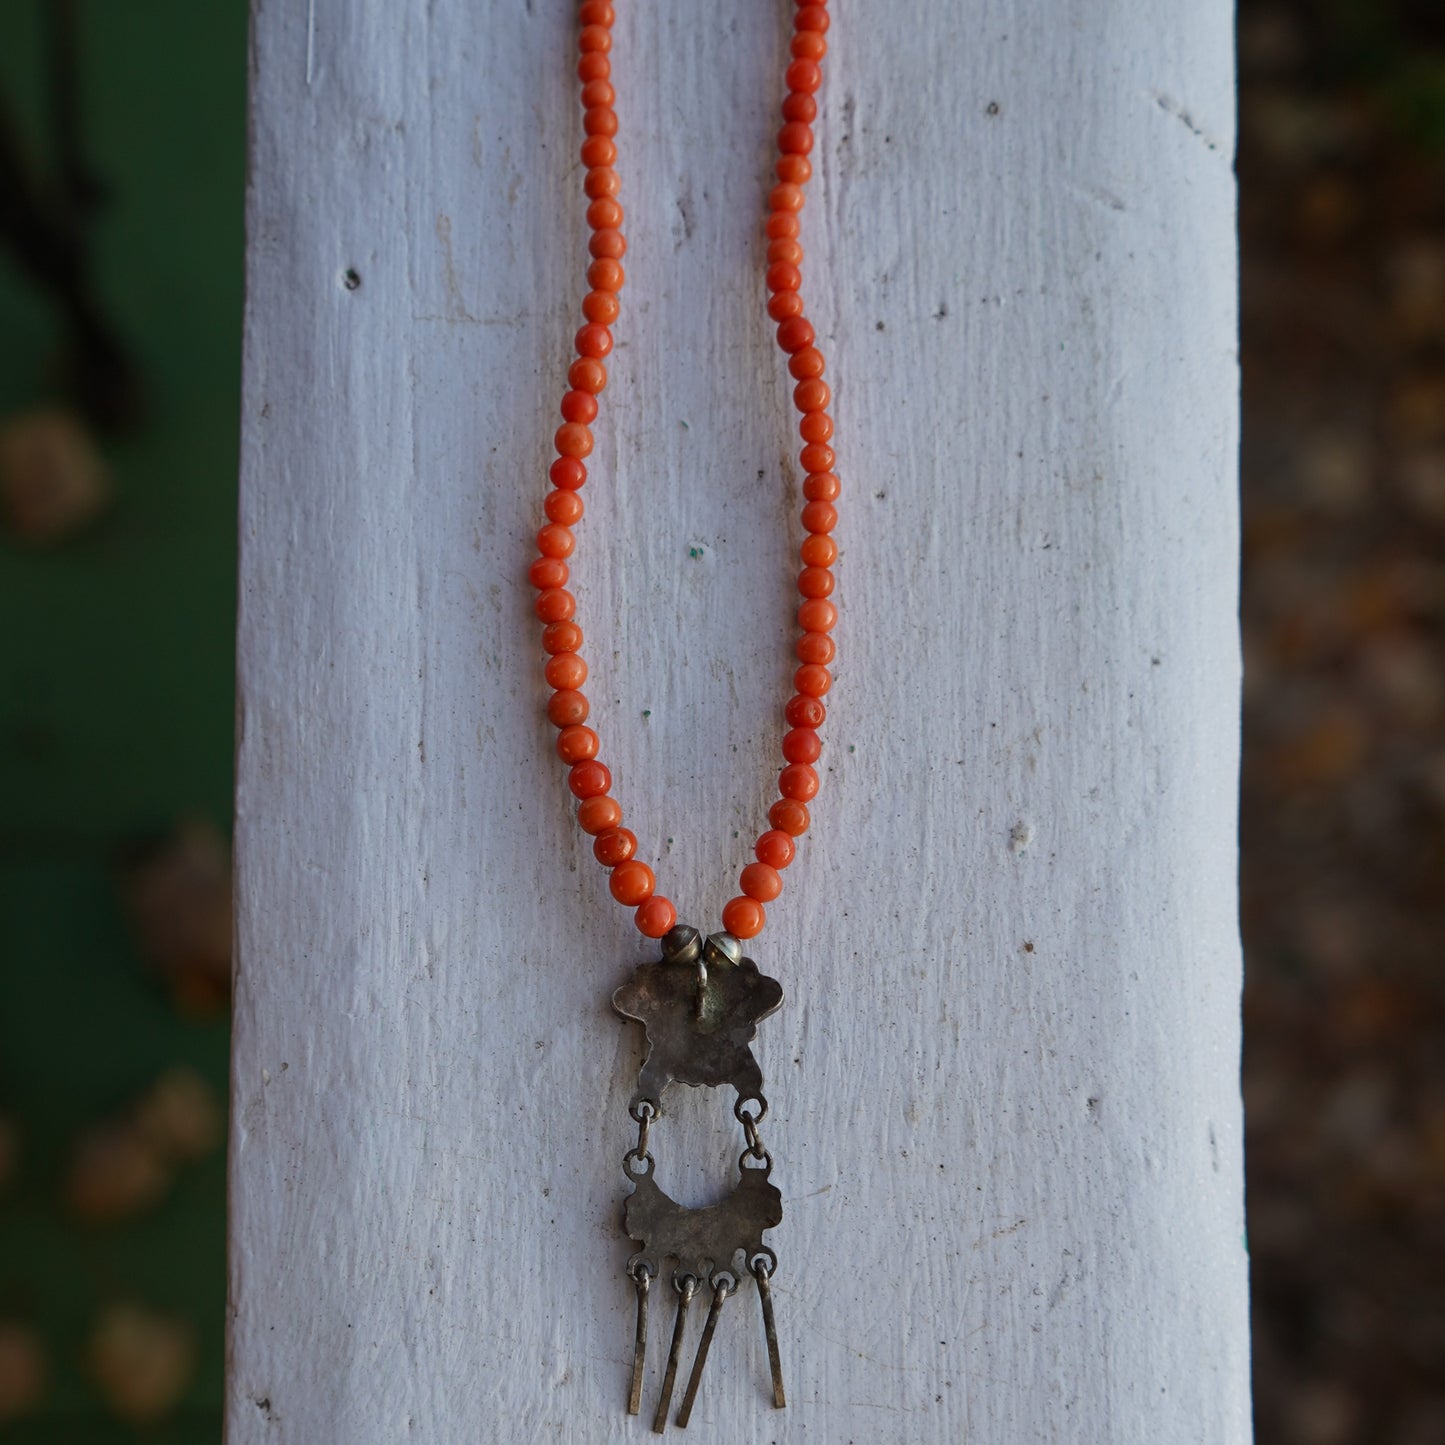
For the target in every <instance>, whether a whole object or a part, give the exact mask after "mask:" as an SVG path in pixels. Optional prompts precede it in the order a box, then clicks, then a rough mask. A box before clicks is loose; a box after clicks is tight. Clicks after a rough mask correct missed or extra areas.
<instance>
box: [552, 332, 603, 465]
mask: <svg viewBox="0 0 1445 1445" xmlns="http://www.w3.org/2000/svg"><path fill="white" fill-rule="evenodd" d="M567 380H568V382H569V383H570V384H571V385H573V386H575V387H576V388H577V390H578V391H590V392H591V393H592V394H593V395H594V396H596V394H597V393H598V392H599V391H601V390H602V389H603V387H605V386H606V385H607V368H606V367H605V366H603V364H602V363H601V362H600V361H598V360H597V358H596V357H595V356H579V357H578V358H577V360H576V361H574V362H573V363H572V365H571V366H569V367H568V368H567ZM553 465H554V466H555V465H556V463H553ZM577 465H578V466H582V464H581V463H580V462H578V464H577ZM582 476H583V478H584V479H585V478H586V476H587V469H586V467H583V468H582ZM552 480H553V481H554V482H557V479H556V477H553V478H552ZM557 485H558V486H559V487H560V486H561V485H562V483H561V482H557ZM577 485H578V486H579V487H580V486H581V485H582V483H581V482H578V483H577Z"/></svg>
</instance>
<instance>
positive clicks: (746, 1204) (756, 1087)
mask: <svg viewBox="0 0 1445 1445" xmlns="http://www.w3.org/2000/svg"><path fill="white" fill-rule="evenodd" d="M782 1002H783V990H782V986H781V985H780V984H779V983H778V981H777V980H776V979H772V978H767V977H765V976H764V975H763V974H761V973H760V972H759V971H758V966H757V964H755V963H754V962H753V961H752V959H750V958H744V957H743V950H742V944H741V943H739V942H738V940H737V939H736V938H734V937H733V935H732V934H730V933H714V934H711V935H710V936H709V937H708V938H707V939H706V940H704V939H703V937H702V935H701V934H700V933H699V932H698V930H697V929H695V928H690V927H688V926H687V925H685V924H680V925H679V926H678V927H676V928H674V929H673V930H672V931H671V932H670V933H669V934H668V935H667V936H666V937H665V938H664V939H663V940H662V957H661V960H660V961H659V962H657V963H644V964H642V965H641V966H640V967H638V969H637V970H636V971H635V972H634V973H633V975H632V977H631V978H630V979H629V980H628V981H627V983H625V984H623V986H622V987H621V988H619V989H618V990H617V991H616V993H614V994H613V995H612V1006H613V1007H614V1008H615V1009H616V1010H617V1012H618V1013H619V1014H621V1015H622V1017H623V1018H626V1019H634V1020H636V1021H637V1022H638V1023H640V1024H642V1025H643V1027H644V1028H645V1029H646V1031H647V1046H648V1047H647V1057H646V1058H645V1059H644V1060H643V1064H642V1068H641V1071H640V1072H639V1074H638V1078H637V1087H636V1089H635V1090H634V1091H633V1095H632V1099H631V1102H630V1104H629V1107H628V1112H629V1113H630V1114H631V1115H632V1117H633V1119H634V1120H635V1121H636V1123H637V1143H636V1145H635V1146H634V1147H633V1148H632V1149H629V1150H628V1151H627V1153H626V1155H625V1156H624V1157H623V1161H622V1167H623V1172H624V1173H625V1174H626V1175H627V1177H628V1179H629V1180H630V1181H631V1182H632V1186H633V1188H632V1193H631V1194H630V1195H628V1197H627V1200H626V1202H625V1204H624V1206H623V1227H624V1229H625V1230H626V1232H627V1236H628V1238H629V1239H631V1240H632V1241H633V1243H634V1244H636V1245H637V1251H636V1253H634V1254H633V1256H632V1258H631V1259H629V1260H628V1262H627V1272H628V1274H629V1276H630V1277H631V1279H632V1282H633V1285H634V1287H635V1289H636V1291H637V1332H636V1337H635V1341H634V1345H633V1357H632V1378H631V1387H630V1390H629V1394H628V1405H627V1408H628V1412H629V1413H630V1414H633V1415H636V1414H637V1413H638V1412H639V1411H640V1409H641V1407H642V1380H643V1370H644V1366H645V1360H646V1352H647V1312H648V1301H649V1297H650V1294H651V1284H652V1281H653V1280H654V1279H657V1278H660V1277H661V1275H662V1274H663V1272H664V1270H669V1271H670V1276H669V1277H670V1279H671V1283H672V1286H673V1289H674V1290H675V1291H676V1292H677V1314H676V1316H675V1318H674V1321H673V1329H672V1343H671V1347H670V1349H669V1351H668V1357H667V1366H666V1370H665V1372H664V1374H663V1380H662V1393H661V1397H660V1399H659V1401H658V1406H657V1413H656V1415H655V1416H654V1418H653V1422H652V1428H653V1429H654V1430H655V1431H656V1432H657V1433H658V1434H661V1433H662V1431H663V1430H664V1429H666V1426H667V1412H668V1409H669V1407H670V1405H671V1402H672V1392H673V1387H674V1385H675V1383H676V1380H677V1367H678V1361H679V1358H680V1356H681V1353H682V1344H683V1337H684V1332H685V1329H686V1324H687V1312H688V1306H689V1305H690V1304H691V1303H692V1298H693V1296H694V1295H695V1294H696V1293H697V1292H698V1290H699V1289H700V1288H701V1287H702V1286H703V1285H704V1284H706V1285H707V1286H708V1287H709V1289H710V1291H711V1304H710V1306H709V1309H708V1315H707V1322H706V1324H705V1325H704V1326H703V1333H702V1338H701V1340H700V1341H699V1342H698V1347H697V1354H696V1355H695V1357H694V1359H693V1366H692V1373H691V1375H690V1377H689V1379H688V1383H687V1389H686V1391H685V1392H684V1395H683V1402H682V1407H681V1409H680V1410H679V1411H678V1415H677V1423H678V1424H679V1425H681V1426H684V1427H685V1426H686V1425H687V1422H688V1419H689V1418H690V1417H691V1414H692V1408H693V1404H694V1402H695V1401H696V1399H697V1392H698V1388H699V1386H700V1384H701V1382H702V1372H703V1366H704V1365H705V1364H706V1363H707V1355H708V1350H709V1349H710V1348H711V1345H712V1337H713V1331H714V1330H715V1329H716V1327H717V1320H718V1314H719V1311H720V1310H721V1309H722V1305H723V1301H724V1300H726V1299H727V1298H728V1296H729V1295H732V1294H735V1293H736V1292H737V1290H738V1288H739V1286H740V1284H741V1282H742V1280H743V1277H744V1275H745V1274H750V1275H751V1276H752V1277H753V1278H754V1279H755V1280H756V1281H757V1285H758V1296H759V1299H760V1300H761V1302H762V1311H763V1330H764V1334H765V1337H766V1341H767V1347H768V1363H769V1366H770V1368H771V1370H772V1377H773V1404H774V1405H775V1406H776V1407H778V1408H779V1409H781V1408H782V1407H783V1406H784V1404H785V1403H786V1401H785V1399H784V1395H783V1375H782V1368H781V1365H780V1363H779V1359H778V1334H777V1329H776V1327H775V1324H774V1320H773V1303H772V1290H771V1287H770V1281H771V1279H772V1276H773V1273H774V1271H775V1270H776V1269H777V1263H778V1258H777V1255H776V1254H774V1253H773V1251H772V1250H771V1249H770V1248H769V1247H768V1246H767V1245H766V1244H764V1243H763V1233H764V1231H766V1230H768V1229H772V1228H773V1227H774V1226H776V1225H778V1224H780V1223H781V1222H782V1218H783V1196H782V1195H781V1194H780V1193H779V1192H778V1189H777V1186H776V1185H774V1184H773V1183H772V1182H771V1178H770V1176H771V1174H772V1170H773V1160H772V1156H771V1155H770V1154H769V1153H768V1152H767V1150H766V1149H764V1148H763V1145H762V1140H761V1138H760V1137H759V1134H758V1125H759V1124H760V1123H761V1122H762V1119H763V1117H764V1116H765V1115H766V1114H767V1111H768V1102H767V1100H766V1099H765V1098H764V1097H763V1092H762V1089H763V1074H762V1070H761V1069H760V1068H759V1067H758V1062H757V1060H756V1059H755V1058H754V1057H753V1052H752V1048H751V1047H750V1046H751V1044H752V1041H753V1039H754V1038H755V1037H756V1036H757V1026H758V1024H759V1023H760V1022H761V1021H762V1020H763V1019H765V1018H767V1017H768V1015H769V1014H772V1013H775V1012H776V1011H777V1009H778V1008H779V1007H780V1006H781V1004H782ZM672 1083H680V1084H690V1085H693V1086H701V1087H707V1088H722V1087H725V1086H728V1085H730V1086H731V1087H732V1088H733V1089H734V1090H735V1091H736V1093H737V1098H736V1100H735V1101H734V1103H733V1115H734V1117H735V1118H736V1119H737V1121H738V1122H739V1123H740V1124H741V1125H742V1129H743V1135H744V1139H745V1141H746V1147H745V1148H744V1149H743V1152H742V1153H741V1154H740V1155H739V1156H738V1180H737V1184H736V1185H735V1186H734V1188H733V1190H732V1192H731V1193H730V1194H729V1195H728V1196H727V1197H726V1198H725V1199H723V1200H721V1201H720V1202H719V1203H717V1204H710V1205H706V1206H703V1207H700V1208H695V1209H694V1208H689V1207H688V1206H686V1205H682V1204H679V1203H677V1201H676V1200H674V1199H671V1198H669V1197H668V1196H667V1195H666V1194H664V1193H663V1191H662V1190H661V1189H660V1188H659V1187H658V1185H657V1183H656V1181H655V1180H654V1178H653V1169H654V1160H653V1157H652V1153H651V1151H650V1149H649V1148H648V1144H649V1131H650V1130H651V1127H652V1122H653V1120H655V1119H656V1118H658V1117H659V1115H661V1113H662V1096H663V1093H664V1091H665V1090H666V1089H667V1086H668V1085H669V1084H672Z"/></svg>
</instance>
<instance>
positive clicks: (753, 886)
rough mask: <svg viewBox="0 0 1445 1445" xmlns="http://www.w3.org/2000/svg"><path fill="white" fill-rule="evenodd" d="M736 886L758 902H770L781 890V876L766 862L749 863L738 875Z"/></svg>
mask: <svg viewBox="0 0 1445 1445" xmlns="http://www.w3.org/2000/svg"><path fill="white" fill-rule="evenodd" d="M738 887H739V888H741V889H742V890H743V892H744V893H745V894H747V896H748V897H749V898H754V899H756V900H757V901H758V902H759V903H771V902H772V901H773V899H775V898H776V897H777V896H778V894H780V893H781V892H782V891H783V876H782V874H781V873H779V872H778V870H777V869H776V868H773V867H771V866H770V865H769V864H767V863H749V864H748V866H747V867H746V868H744V869H743V871H742V872H741V873H740V874H739V875H738Z"/></svg>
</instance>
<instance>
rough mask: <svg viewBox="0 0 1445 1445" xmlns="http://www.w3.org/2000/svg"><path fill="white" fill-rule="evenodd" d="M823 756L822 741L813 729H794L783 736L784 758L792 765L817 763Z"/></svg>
mask: <svg viewBox="0 0 1445 1445" xmlns="http://www.w3.org/2000/svg"><path fill="white" fill-rule="evenodd" d="M822 755H823V742H822V739H821V738H820V737H819V736H818V734H817V733H816V732H815V731H814V730H813V729H812V728H793V729H792V730H791V731H790V732H786V733H784V734H783V756H784V757H785V758H786V759H787V760H788V761H789V762H790V763H816V762H817V761H818V759H819V758H820V757H822Z"/></svg>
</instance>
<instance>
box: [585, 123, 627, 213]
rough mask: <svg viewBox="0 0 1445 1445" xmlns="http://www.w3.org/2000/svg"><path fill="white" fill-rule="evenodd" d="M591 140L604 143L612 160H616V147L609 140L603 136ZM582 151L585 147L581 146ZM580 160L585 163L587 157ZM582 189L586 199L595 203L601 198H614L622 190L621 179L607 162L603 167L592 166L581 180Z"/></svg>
mask: <svg viewBox="0 0 1445 1445" xmlns="http://www.w3.org/2000/svg"><path fill="white" fill-rule="evenodd" d="M593 139H594V140H602V141H604V142H605V143H606V145H607V146H608V147H610V148H611V150H612V151H613V152H614V159H615V158H616V157H615V152H616V150H617V147H616V146H615V145H613V144H612V142H611V141H610V140H607V139H606V137H605V136H596V137H594V138H593ZM588 144H589V145H590V144H591V142H590V141H589V142H588ZM582 149H583V150H586V149H587V147H586V146H583V148H582ZM582 159H583V160H584V161H585V160H586V159H587V157H586V156H583V157H582ZM582 189H583V191H584V192H585V193H586V195H587V199H588V200H591V201H595V200H597V199H598V198H599V197H601V196H615V195H616V194H617V193H618V192H619V191H620V190H621V189H622V177H621V176H619V175H618V174H617V172H616V171H614V170H613V169H612V163H611V161H609V162H607V164H605V165H600V166H593V167H592V168H591V169H590V170H589V171H588V172H587V174H586V176H585V177H584V178H583V180H582Z"/></svg>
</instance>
